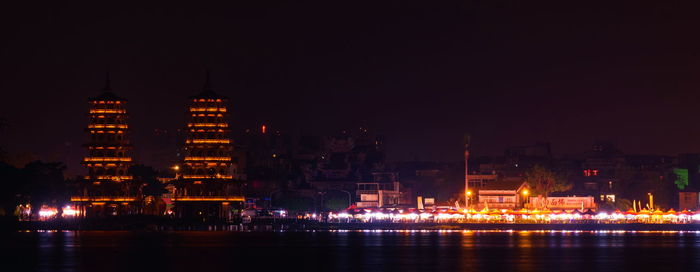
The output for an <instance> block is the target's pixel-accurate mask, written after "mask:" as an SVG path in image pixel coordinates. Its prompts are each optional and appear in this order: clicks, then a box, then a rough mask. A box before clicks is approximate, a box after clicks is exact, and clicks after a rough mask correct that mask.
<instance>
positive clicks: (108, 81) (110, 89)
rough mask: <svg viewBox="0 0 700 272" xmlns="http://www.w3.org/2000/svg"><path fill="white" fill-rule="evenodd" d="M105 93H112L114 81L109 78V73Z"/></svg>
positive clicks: (106, 76)
mask: <svg viewBox="0 0 700 272" xmlns="http://www.w3.org/2000/svg"><path fill="white" fill-rule="evenodd" d="M103 90H104V91H105V92H111V91H112V80H110V78H109V71H107V73H106V74H105V87H104V89H103Z"/></svg>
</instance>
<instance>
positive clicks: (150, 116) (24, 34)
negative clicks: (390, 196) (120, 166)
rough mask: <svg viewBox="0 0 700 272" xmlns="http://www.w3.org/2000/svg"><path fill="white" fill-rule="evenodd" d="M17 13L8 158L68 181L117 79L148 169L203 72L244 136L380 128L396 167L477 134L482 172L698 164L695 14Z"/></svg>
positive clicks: (608, 10) (352, 9)
mask: <svg viewBox="0 0 700 272" xmlns="http://www.w3.org/2000/svg"><path fill="white" fill-rule="evenodd" d="M13 4H14V5H17V6H15V7H8V8H7V9H5V10H4V11H2V12H0V14H1V15H2V16H0V17H1V19H0V21H2V23H3V25H4V27H3V30H4V33H6V34H5V40H6V42H5V43H3V44H2V45H0V56H2V58H3V63H2V64H1V65H0V71H1V72H2V73H3V75H4V77H3V80H2V81H0V88H1V89H2V90H3V93H4V94H5V95H4V98H3V99H2V100H1V101H2V104H0V117H1V118H3V119H5V120H6V121H7V123H8V127H7V129H6V130H5V131H3V132H2V145H3V146H4V148H6V149H7V150H9V151H10V152H29V153H33V154H36V155H37V156H38V157H39V158H41V159H44V160H52V159H58V160H61V161H63V162H65V163H67V164H68V165H69V166H70V167H71V169H69V172H76V171H77V172H79V171H82V169H79V168H80V166H79V162H80V159H81V157H82V156H83V155H84V150H83V147H82V144H83V143H84V139H85V138H84V136H85V135H84V128H85V126H86V124H87V118H86V111H87V98H88V97H91V96H95V95H97V94H99V92H100V91H101V89H102V87H103V85H104V73H105V72H106V71H109V72H111V75H112V88H113V90H114V92H115V93H117V94H118V95H120V96H123V97H125V98H127V99H129V107H128V109H129V111H130V116H131V120H130V125H131V128H132V134H131V136H132V139H133V142H134V150H135V154H136V159H138V158H139V157H138V154H145V153H163V152H167V151H164V150H154V147H151V146H149V144H148V143H150V142H153V141H154V139H155V138H154V137H153V136H152V134H153V131H154V130H155V129H166V130H174V129H177V128H181V127H183V125H184V121H185V118H184V114H185V109H186V103H187V101H188V100H187V98H188V97H189V96H190V95H194V94H196V93H197V92H199V91H200V90H201V89H202V87H203V84H204V70H205V69H206V68H210V69H211V70H212V83H213V88H214V90H216V91H217V92H219V93H221V94H222V95H225V96H228V97H229V98H230V106H231V107H232V110H231V117H230V120H231V128H232V129H233V130H234V133H235V132H236V131H237V132H240V131H243V130H245V129H247V128H254V127H258V126H259V125H261V124H263V123H265V124H267V125H269V126H271V127H273V128H279V129H280V130H281V131H283V132H289V133H302V134H311V135H320V136H323V135H330V134H333V133H335V132H336V131H338V130H340V129H352V128H356V127H359V126H366V127H368V128H369V129H370V132H373V133H376V134H380V135H384V136H385V138H386V144H387V151H388V159H389V160H391V161H402V160H413V159H416V158H417V159H419V160H440V161H458V160H460V159H461V156H462V149H461V148H462V138H463V134H464V133H466V132H468V133H470V134H471V135H472V149H473V151H472V153H473V154H474V155H475V156H479V155H500V154H502V152H503V150H504V149H505V148H506V147H507V146H511V145H529V144H533V143H535V142H537V141H546V142H551V143H552V150H553V152H554V153H555V154H557V155H561V154H569V153H579V152H582V151H585V150H587V149H588V148H589V147H590V145H591V144H592V143H593V142H594V141H596V140H609V141H612V142H614V143H616V144H617V146H618V147H619V148H620V149H621V150H622V151H624V152H626V153H636V154H663V155H676V154H678V153H692V152H700V143H699V142H698V141H696V140H695V139H697V138H700V126H695V125H694V124H695V122H694V121H695V116H698V115H700V109H698V108H697V107H696V106H695V105H696V104H697V103H696V101H695V100H696V99H697V94H696V92H695V91H694V90H696V89H698V88H699V87H700V82H699V81H698V80H697V79H696V78H697V77H696V75H697V74H699V72H700V56H699V55H698V54H697V52H696V51H697V48H698V47H699V46H700V40H699V39H698V38H697V37H696V35H693V33H694V30H695V26H697V25H700V24H698V23H700V22H698V21H699V20H700V19H698V18H697V16H696V15H695V14H694V13H693V10H694V9H693V8H691V7H687V6H682V5H675V4H669V3H657V2H651V3H640V2H630V3H606V5H605V6H598V5H596V4H595V3H586V5H583V4H581V3H542V4H541V5H536V4H533V3H527V4H524V3H513V4H504V5H498V4H495V3H485V4H484V3H462V4H454V5H452V4H441V5H439V4H433V5H431V6H424V5H421V4H415V5H414V4H409V3H402V4H375V5H372V6H371V7H367V6H364V7H363V6H359V5H358V6H342V5H340V4H333V3H327V4H322V5H321V4H308V5H271V4H269V3H268V5H265V4H264V3H229V5H230V6H213V5H202V6H178V5H176V4H172V3H171V4H172V5H170V6H160V5H156V4H143V5H140V6H128V5H124V6H85V5H79V6H78V5H76V6H69V5H61V4H58V3H51V4H48V5H46V6H42V7H41V8H37V7H34V6H22V3H13ZM148 5H152V6H148ZM47 135H50V136H51V137H46V136H47ZM234 141H235V139H234ZM55 154H58V157H57V156H55ZM174 158H175V154H174V152H173V154H172V157H171V158H170V159H174ZM78 169H79V170H78Z"/></svg>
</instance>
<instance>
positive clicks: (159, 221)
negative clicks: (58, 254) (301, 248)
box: [1, 216, 700, 231]
mask: <svg viewBox="0 0 700 272" xmlns="http://www.w3.org/2000/svg"><path fill="white" fill-rule="evenodd" d="M1 225H2V229H4V230H9V231H24V230H29V231H32V230H101V231H110V230H132V231H316V230H318V231H333V230H351V231H354V230H572V231H575V230H586V231H591V230H626V231H700V224H643V223H624V224H612V223H595V222H589V223H576V224H572V223H569V224H562V223H425V222H424V223H392V222H375V223H326V222H319V221H315V220H303V219H287V218H285V219H278V218H275V219H272V218H266V219H258V220H253V221H251V222H249V223H240V222H215V221H208V222H206V221H192V220H177V219H171V218H163V217H142V216H139V217H125V218H95V219H71V220H52V221H39V222H37V221H8V220H4V221H3V222H2V224H1Z"/></svg>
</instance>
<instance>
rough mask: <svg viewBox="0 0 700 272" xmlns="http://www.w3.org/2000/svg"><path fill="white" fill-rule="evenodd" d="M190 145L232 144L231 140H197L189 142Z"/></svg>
mask: <svg viewBox="0 0 700 272" xmlns="http://www.w3.org/2000/svg"><path fill="white" fill-rule="evenodd" d="M186 143H188V144H190V143H192V144H228V143H231V140H226V139H221V140H217V139H196V140H187V142H186Z"/></svg>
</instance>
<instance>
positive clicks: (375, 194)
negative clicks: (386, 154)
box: [355, 172, 412, 208]
mask: <svg viewBox="0 0 700 272" xmlns="http://www.w3.org/2000/svg"><path fill="white" fill-rule="evenodd" d="M355 192H356V197H357V199H359V201H357V203H356V205H357V207H358V208H385V207H396V206H400V205H410V204H411V199H412V197H411V196H410V194H409V193H407V191H406V188H404V187H403V186H401V183H400V182H399V181H398V177H397V174H396V173H393V172H381V173H374V181H373V182H357V190H356V191H355Z"/></svg>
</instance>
